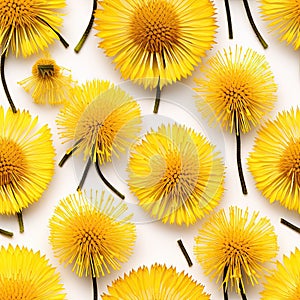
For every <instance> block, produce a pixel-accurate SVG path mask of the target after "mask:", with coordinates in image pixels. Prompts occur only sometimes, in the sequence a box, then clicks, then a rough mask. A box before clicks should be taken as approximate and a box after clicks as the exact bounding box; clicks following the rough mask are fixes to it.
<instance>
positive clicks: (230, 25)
mask: <svg viewBox="0 0 300 300" xmlns="http://www.w3.org/2000/svg"><path fill="white" fill-rule="evenodd" d="M224 1H225V9H226V15H227V24H228V35H229V39H231V40H232V39H233V33H232V23H231V13H230V7H229V1H228V0H224Z"/></svg>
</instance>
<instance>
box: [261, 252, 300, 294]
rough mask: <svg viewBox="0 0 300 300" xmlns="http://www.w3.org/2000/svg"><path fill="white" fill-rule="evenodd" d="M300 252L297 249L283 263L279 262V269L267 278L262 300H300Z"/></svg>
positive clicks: (285, 257)
mask: <svg viewBox="0 0 300 300" xmlns="http://www.w3.org/2000/svg"><path fill="white" fill-rule="evenodd" d="M299 266H300V251H299V249H298V248H296V250H295V252H294V253H291V254H290V256H289V257H287V256H285V255H284V256H283V263H280V262H279V261H277V269H276V270H275V271H274V272H273V273H272V274H271V275H269V276H267V277H266V282H265V283H264V290H263V291H262V292H261V296H262V297H261V299H262V300H298V299H300V282H299V278H300V267H299Z"/></svg>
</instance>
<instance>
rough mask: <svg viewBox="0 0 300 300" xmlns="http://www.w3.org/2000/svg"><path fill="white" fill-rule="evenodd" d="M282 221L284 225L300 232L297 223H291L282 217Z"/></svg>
mask: <svg viewBox="0 0 300 300" xmlns="http://www.w3.org/2000/svg"><path fill="white" fill-rule="evenodd" d="M280 222H281V224H283V225H285V226H287V227H289V228H290V229H292V230H294V231H296V232H298V233H300V228H299V227H297V226H296V225H294V224H292V223H290V222H289V221H287V220H285V219H283V218H281V219H280Z"/></svg>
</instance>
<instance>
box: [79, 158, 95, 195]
mask: <svg viewBox="0 0 300 300" xmlns="http://www.w3.org/2000/svg"><path fill="white" fill-rule="evenodd" d="M91 163H92V158H91V157H89V159H88V161H87V163H86V165H85V168H84V171H83V174H82V177H81V180H80V182H79V185H78V187H77V191H78V192H80V191H81V190H82V187H83V185H84V182H85V180H86V177H87V174H88V172H89V169H90V166H91Z"/></svg>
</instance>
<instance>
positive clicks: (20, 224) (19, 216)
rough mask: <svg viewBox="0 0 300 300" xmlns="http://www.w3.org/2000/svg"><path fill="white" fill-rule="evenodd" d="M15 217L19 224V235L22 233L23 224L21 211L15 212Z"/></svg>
mask: <svg viewBox="0 0 300 300" xmlns="http://www.w3.org/2000/svg"><path fill="white" fill-rule="evenodd" d="M17 217H18V223H19V228H20V233H23V232H24V222H23V214H22V211H20V212H17Z"/></svg>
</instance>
